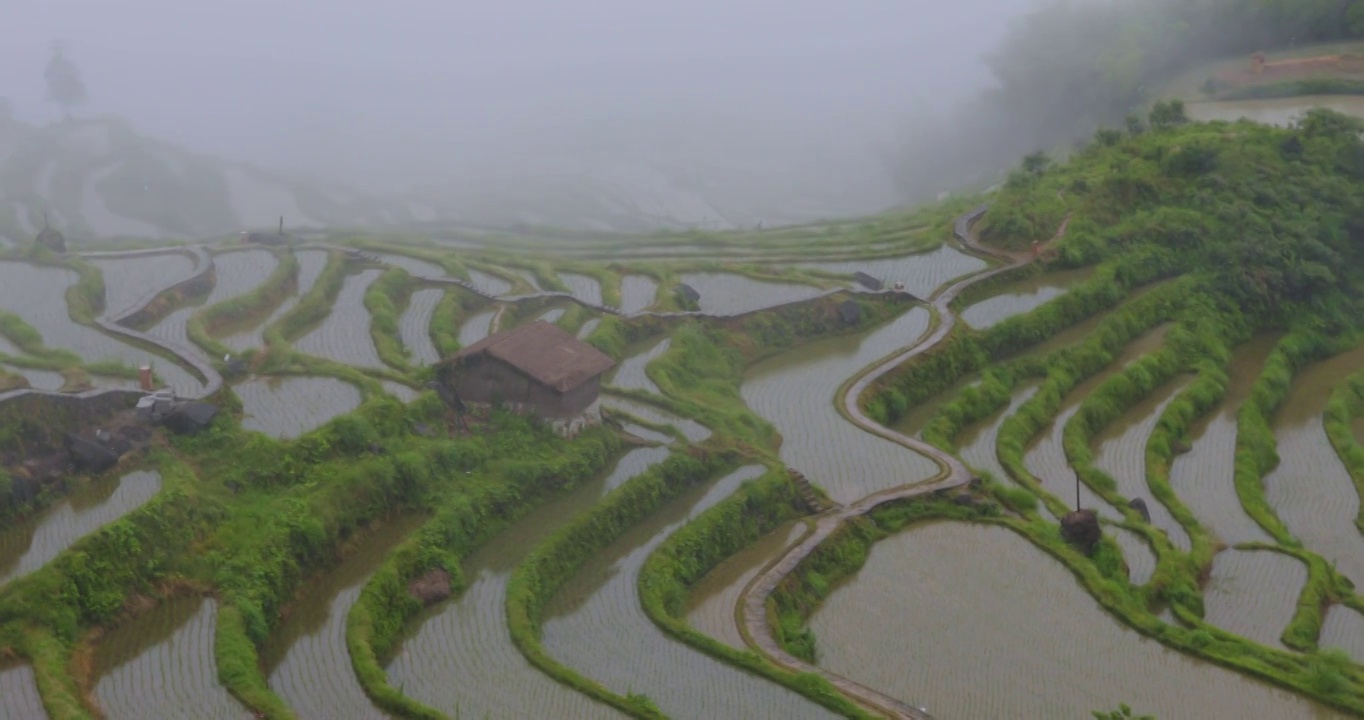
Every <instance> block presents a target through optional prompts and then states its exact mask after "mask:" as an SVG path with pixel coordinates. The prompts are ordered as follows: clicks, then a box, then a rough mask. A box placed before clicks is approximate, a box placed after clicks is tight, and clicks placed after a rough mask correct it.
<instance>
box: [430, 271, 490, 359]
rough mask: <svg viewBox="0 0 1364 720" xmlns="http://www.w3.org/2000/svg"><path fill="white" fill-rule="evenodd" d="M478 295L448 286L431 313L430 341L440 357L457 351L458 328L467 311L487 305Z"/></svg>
mask: <svg viewBox="0 0 1364 720" xmlns="http://www.w3.org/2000/svg"><path fill="white" fill-rule="evenodd" d="M487 302H488V301H486V300H484V299H483V298H482V297H479V296H478V295H475V294H473V293H471V292H468V291H466V290H463V289H459V288H448V289H446V291H445V295H443V296H441V299H440V302H438V303H436V309H435V311H434V312H433V313H432V314H431V329H430V332H431V342H432V343H433V344H435V346H436V352H438V353H440V355H441V357H449V356H451V355H454V354H455V353H457V352H459V348H460V345H459V328H460V326H461V325H463V324H464V321H465V319H467V316H468V314H469V313H472V312H477V311H478V310H481V309H483V308H484V307H486V305H487Z"/></svg>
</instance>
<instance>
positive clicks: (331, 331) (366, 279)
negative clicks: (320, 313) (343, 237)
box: [294, 269, 384, 368]
mask: <svg viewBox="0 0 1364 720" xmlns="http://www.w3.org/2000/svg"><path fill="white" fill-rule="evenodd" d="M381 274H382V271H381V270H377V269H370V270H365V271H362V272H360V273H359V274H358V275H351V276H349V277H347V278H346V280H345V282H344V283H342V285H341V292H340V293H338V294H337V296H336V302H335V303H333V304H332V310H331V313H330V314H328V315H327V317H326V318H325V319H324V320H323V321H322V322H321V323H320V324H319V325H318V326H317V327H316V328H313V330H312V331H311V332H309V333H307V334H306V335H304V336H303V337H301V338H299V339H298V341H297V342H295V343H294V347H295V348H297V349H298V350H299V352H305V353H308V354H309V355H316V356H317V357H321V358H326V359H328V360H335V361H337V362H339V363H342V364H344V365H351V366H354V367H369V368H381V367H384V361H383V360H380V359H379V351H378V350H375V349H374V338H372V337H370V334H369V310H366V309H365V291H366V290H368V289H369V286H370V284H371V283H373V282H374V281H375V280H378V279H379V275H381Z"/></svg>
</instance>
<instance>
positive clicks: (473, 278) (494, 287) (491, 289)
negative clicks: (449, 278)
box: [469, 268, 512, 295]
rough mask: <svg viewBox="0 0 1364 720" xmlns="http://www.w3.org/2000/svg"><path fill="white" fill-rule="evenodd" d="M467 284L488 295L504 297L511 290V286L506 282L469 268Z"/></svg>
mask: <svg viewBox="0 0 1364 720" xmlns="http://www.w3.org/2000/svg"><path fill="white" fill-rule="evenodd" d="M469 282H470V283H471V284H472V285H473V286H474V287H476V288H478V289H479V290H482V291H483V292H485V293H488V294H489V295H506V294H507V293H509V292H511V289H512V284H511V283H509V282H507V281H506V280H503V279H502V278H500V277H498V276H496V275H492V274H490V273H486V272H483V271H482V270H475V269H473V268H469Z"/></svg>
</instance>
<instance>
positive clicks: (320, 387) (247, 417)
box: [232, 377, 360, 439]
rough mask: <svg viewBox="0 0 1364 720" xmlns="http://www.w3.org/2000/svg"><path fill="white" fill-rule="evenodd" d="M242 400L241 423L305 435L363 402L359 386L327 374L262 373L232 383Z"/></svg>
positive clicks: (274, 433)
mask: <svg viewBox="0 0 1364 720" xmlns="http://www.w3.org/2000/svg"><path fill="white" fill-rule="evenodd" d="M232 390H233V391H234V392H236V393H237V397H239V398H241V401H242V427H244V428H246V429H247V430H259V431H261V432H263V433H265V434H266V435H269V436H270V437H273V438H279V439H288V438H295V437H298V436H299V435H302V434H303V433H305V432H308V431H309V430H312V429H313V428H316V427H318V426H320V425H322V424H323V423H325V422H327V421H328V420H331V419H332V418H334V417H336V416H337V415H340V414H342V413H348V412H350V411H351V410H354V409H355V408H357V407H359V406H360V390H359V389H358V388H356V387H355V386H354V385H351V384H350V383H347V382H344V381H341V380H337V379H336V378H326V377H286V378H276V377H262V378H256V379H254V380H248V381H246V382H244V383H239V384H237V385H235V386H233V388H232Z"/></svg>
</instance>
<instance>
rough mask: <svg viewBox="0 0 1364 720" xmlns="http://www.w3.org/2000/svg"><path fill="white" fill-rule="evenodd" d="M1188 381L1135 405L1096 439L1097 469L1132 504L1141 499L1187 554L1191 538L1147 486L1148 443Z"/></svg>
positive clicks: (1173, 384)
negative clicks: (1162, 414)
mask: <svg viewBox="0 0 1364 720" xmlns="http://www.w3.org/2000/svg"><path fill="white" fill-rule="evenodd" d="M1187 382H1188V381H1187V379H1186V378H1181V379H1178V380H1175V381H1174V382H1171V383H1168V384H1166V385H1165V386H1164V387H1162V388H1159V389H1157V390H1156V391H1155V392H1153V393H1151V395H1150V396H1148V397H1146V398H1144V399H1142V401H1141V402H1138V403H1137V404H1136V405H1133V406H1132V407H1131V408H1129V409H1128V411H1127V412H1125V413H1123V414H1122V416H1121V417H1119V418H1118V419H1117V420H1116V421H1114V422H1113V423H1111V424H1109V426H1108V427H1106V428H1104V429H1103V430H1102V431H1101V432H1100V433H1099V435H1098V436H1097V437H1096V438H1095V439H1094V447H1095V452H1094V465H1095V467H1097V468H1099V469H1100V470H1103V471H1104V472H1105V473H1107V474H1108V475H1109V476H1110V477H1112V478H1113V479H1114V480H1115V481H1117V484H1118V492H1119V493H1121V494H1122V496H1123V497H1125V498H1127V499H1128V500H1132V499H1134V498H1141V499H1142V501H1144V502H1145V503H1146V509H1147V512H1149V513H1151V524H1152V525H1154V526H1156V527H1158V528H1160V529H1161V530H1164V531H1165V534H1166V535H1168V536H1169V538H1170V541H1171V542H1172V543H1174V545H1175V547H1177V548H1179V549H1181V550H1185V551H1187V550H1188V549H1189V547H1190V540H1189V534H1188V533H1187V532H1185V531H1184V527H1183V526H1182V525H1180V524H1179V522H1178V521H1177V520H1175V518H1174V516H1173V515H1171V514H1170V511H1169V509H1167V508H1166V507H1165V505H1164V504H1162V503H1161V502H1160V501H1159V500H1157V499H1156V498H1155V497H1154V496H1152V494H1151V489H1150V486H1148V485H1147V484H1146V441H1147V440H1149V439H1150V438H1151V431H1153V430H1155V427H1156V422H1157V421H1159V420H1160V415H1161V413H1163V412H1165V407H1166V406H1167V405H1169V404H1170V402H1171V401H1173V400H1174V399H1175V396H1176V395H1178V394H1179V392H1180V391H1182V390H1183V389H1184V387H1185V385H1186V384H1187Z"/></svg>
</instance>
